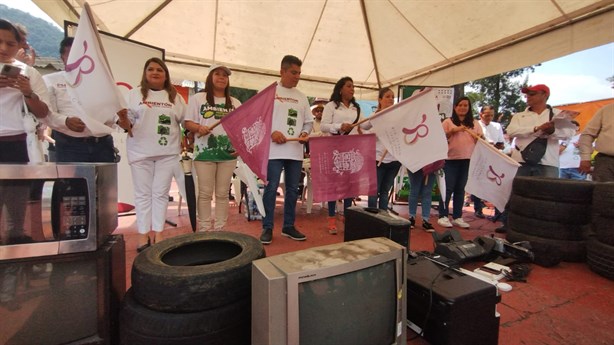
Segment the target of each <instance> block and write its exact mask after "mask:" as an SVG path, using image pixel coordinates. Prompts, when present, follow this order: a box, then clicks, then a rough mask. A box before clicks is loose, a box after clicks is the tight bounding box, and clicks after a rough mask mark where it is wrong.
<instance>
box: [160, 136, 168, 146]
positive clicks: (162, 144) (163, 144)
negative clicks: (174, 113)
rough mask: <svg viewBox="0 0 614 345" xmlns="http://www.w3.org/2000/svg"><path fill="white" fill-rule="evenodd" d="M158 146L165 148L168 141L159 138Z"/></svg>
mask: <svg viewBox="0 0 614 345" xmlns="http://www.w3.org/2000/svg"><path fill="white" fill-rule="evenodd" d="M158 144H160V145H161V146H166V145H168V139H166V137H160V140H158Z"/></svg>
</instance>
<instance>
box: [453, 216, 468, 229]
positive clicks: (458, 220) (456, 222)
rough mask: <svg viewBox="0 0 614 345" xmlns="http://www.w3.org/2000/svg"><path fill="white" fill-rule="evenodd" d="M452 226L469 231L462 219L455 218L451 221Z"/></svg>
mask: <svg viewBox="0 0 614 345" xmlns="http://www.w3.org/2000/svg"><path fill="white" fill-rule="evenodd" d="M452 224H454V225H456V226H458V227H461V228H464V229H469V224H467V223H466V222H465V220H463V218H456V219H454V220H452Z"/></svg>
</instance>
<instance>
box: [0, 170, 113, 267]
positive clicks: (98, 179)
mask: <svg viewBox="0 0 614 345" xmlns="http://www.w3.org/2000/svg"><path fill="white" fill-rule="evenodd" d="M116 228H117V165H116V164H114V163H67V164H63V163H58V164H54V163H29V164H2V165H0V260H6V259H16V258H27V257H35V256H48V255H57V254H67V253H77V252H87V251H95V250H96V249H97V248H99V247H100V246H101V245H102V244H103V243H104V242H105V240H106V238H107V237H108V235H109V234H111V233H112V232H113V231H114V230H115V229H116Z"/></svg>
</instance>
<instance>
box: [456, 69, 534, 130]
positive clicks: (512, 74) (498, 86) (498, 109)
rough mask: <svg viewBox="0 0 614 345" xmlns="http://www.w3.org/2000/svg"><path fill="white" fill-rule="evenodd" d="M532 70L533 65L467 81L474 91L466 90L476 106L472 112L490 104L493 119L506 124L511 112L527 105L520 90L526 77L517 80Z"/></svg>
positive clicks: (476, 111) (524, 83)
mask: <svg viewBox="0 0 614 345" xmlns="http://www.w3.org/2000/svg"><path fill="white" fill-rule="evenodd" d="M534 70H535V68H534V67H533V66H529V67H525V68H520V69H517V70H513V71H509V72H505V73H501V74H497V75H493V76H490V77H486V78H483V79H480V80H474V81H471V82H469V83H468V84H469V86H470V87H471V88H472V89H473V90H474V91H472V92H468V93H467V97H469V99H471V103H472V104H473V105H474V106H475V107H476V109H474V113H475V114H478V113H479V109H480V108H481V107H482V105H487V104H488V105H492V106H493V107H494V109H495V113H496V115H495V120H496V121H499V122H501V123H502V124H503V125H504V126H505V125H507V124H508V123H509V120H510V117H511V115H512V114H513V113H516V112H520V111H523V110H524V109H525V108H526V106H527V104H526V102H525V101H524V99H523V96H522V93H521V92H520V89H521V88H522V86H524V85H526V84H527V78H525V79H524V80H523V81H518V78H519V77H521V76H522V75H524V74H525V73H526V72H527V71H528V72H533V71H534Z"/></svg>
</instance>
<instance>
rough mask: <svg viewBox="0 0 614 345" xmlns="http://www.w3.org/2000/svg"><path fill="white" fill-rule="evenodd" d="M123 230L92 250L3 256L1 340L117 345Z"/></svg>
mask: <svg viewBox="0 0 614 345" xmlns="http://www.w3.org/2000/svg"><path fill="white" fill-rule="evenodd" d="M125 260H126V252H125V243H124V240H123V237H122V236H121V235H111V236H108V238H107V241H106V242H105V243H103V244H102V246H101V247H100V248H99V249H97V250H95V251H91V252H83V253H71V254H61V255H52V256H44V257H33V258H25V259H9V260H2V261H0V320H1V322H0V345H16V344H36V345H60V344H62V345H68V344H69V345H85V344H88V345H114V344H119V334H118V333H119V331H118V329H119V327H118V323H119V308H120V301H121V299H122V298H123V296H124V294H125V292H126V261H125Z"/></svg>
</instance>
